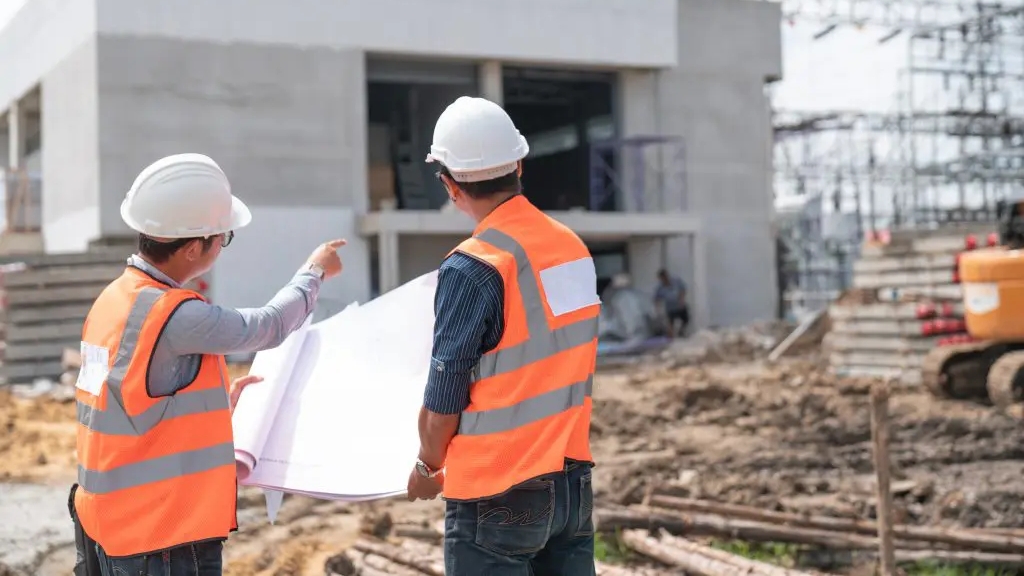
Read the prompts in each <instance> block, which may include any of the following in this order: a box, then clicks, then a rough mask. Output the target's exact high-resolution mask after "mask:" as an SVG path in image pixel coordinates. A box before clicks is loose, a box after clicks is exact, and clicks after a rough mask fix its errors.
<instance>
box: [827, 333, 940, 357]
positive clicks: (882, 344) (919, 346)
mask: <svg viewBox="0 0 1024 576" xmlns="http://www.w3.org/2000/svg"><path fill="white" fill-rule="evenodd" d="M940 338H942V337H923V338H902V337H897V336H848V335H845V334H837V333H835V332H833V333H830V334H829V335H827V336H825V339H824V341H823V342H822V347H823V348H827V349H828V350H830V351H832V352H886V353H908V352H913V353H921V352H928V351H930V350H932V349H933V348H935V347H936V346H938V341H939V339H940Z"/></svg>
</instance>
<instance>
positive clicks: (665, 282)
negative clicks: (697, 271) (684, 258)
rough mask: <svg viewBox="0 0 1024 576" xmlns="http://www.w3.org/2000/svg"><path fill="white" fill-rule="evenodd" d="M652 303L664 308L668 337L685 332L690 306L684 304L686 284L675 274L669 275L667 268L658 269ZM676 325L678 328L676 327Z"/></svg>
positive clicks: (688, 322)
mask: <svg viewBox="0 0 1024 576" xmlns="http://www.w3.org/2000/svg"><path fill="white" fill-rule="evenodd" d="M654 303H655V304H661V306H663V307H664V309H665V322H666V330H667V333H668V335H669V336H670V337H672V338H676V337H678V336H683V335H685V334H686V329H687V328H688V327H689V325H690V308H689V307H688V306H687V305H686V284H685V283H684V282H683V280H682V279H681V278H679V277H677V276H670V275H669V273H668V270H665V269H664V268H662V269H661V270H658V287H657V288H656V289H655V291H654ZM677 326H678V328H677Z"/></svg>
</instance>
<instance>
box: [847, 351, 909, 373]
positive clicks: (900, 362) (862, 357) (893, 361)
mask: <svg viewBox="0 0 1024 576" xmlns="http://www.w3.org/2000/svg"><path fill="white" fill-rule="evenodd" d="M924 357H925V354H923V353H922V354H890V353H884V352H834V353H832V354H831V355H830V356H829V360H828V361H829V365H831V366H874V367H876V368H899V369H903V370H917V369H920V368H921V363H922V362H923V361H924Z"/></svg>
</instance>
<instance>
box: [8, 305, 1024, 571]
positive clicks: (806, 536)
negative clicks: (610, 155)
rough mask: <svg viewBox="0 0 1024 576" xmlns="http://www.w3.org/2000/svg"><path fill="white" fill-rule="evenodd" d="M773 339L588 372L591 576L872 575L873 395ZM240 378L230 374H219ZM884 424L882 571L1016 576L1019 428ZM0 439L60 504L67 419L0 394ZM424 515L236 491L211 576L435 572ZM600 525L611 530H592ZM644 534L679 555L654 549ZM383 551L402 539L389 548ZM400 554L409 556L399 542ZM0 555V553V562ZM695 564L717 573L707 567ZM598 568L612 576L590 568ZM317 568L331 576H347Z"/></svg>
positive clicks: (64, 407)
mask: <svg viewBox="0 0 1024 576" xmlns="http://www.w3.org/2000/svg"><path fill="white" fill-rule="evenodd" d="M791 329H792V327H790V326H784V325H774V324H766V325H764V326H758V327H749V328H745V329H736V330H731V331H727V332H721V333H714V332H710V331H709V332H707V333H701V334H698V335H695V336H694V337H692V338H691V339H687V340H679V341H677V342H675V343H674V344H673V346H672V347H670V348H667V349H666V350H664V351H662V352H659V353H656V354H648V355H644V356H638V357H637V358H638V361H637V362H635V363H632V364H629V365H626V366H623V367H618V368H616V367H603V368H601V369H599V371H598V374H597V377H596V378H595V383H594V396H593V398H594V412H593V421H592V437H593V441H592V450H593V452H594V455H595V459H596V460H597V462H598V466H597V467H596V468H595V469H594V472H593V474H594V483H593V485H594V489H595V501H596V504H597V507H598V509H597V511H596V515H597V519H598V524H599V527H600V528H601V530H602V535H601V538H602V539H603V540H605V544H606V546H608V547H609V549H610V547H611V546H616V547H617V548H616V549H617V550H625V551H627V552H628V558H625V559H622V558H612V557H610V556H609V557H607V558H603V560H604V563H602V566H601V572H600V573H602V574H611V575H613V576H616V575H618V574H644V573H646V574H677V573H679V572H680V570H681V568H679V566H678V565H666V564H664V563H663V561H660V560H658V558H657V556H655V555H654V554H655V553H656V552H655V550H660V551H661V552H664V548H666V547H671V548H672V550H682V551H683V556H682V557H686V558H690V561H693V554H694V549H691V548H692V546H694V545H696V546H702V547H704V548H707V547H708V546H707V545H708V543H709V542H711V541H719V542H721V541H725V540H730V541H731V540H735V539H738V538H743V539H747V540H748V541H750V542H757V541H765V540H768V539H771V540H772V541H774V542H794V544H792V546H794V547H795V548H796V549H797V550H799V560H800V564H787V565H786V567H785V569H787V570H797V571H799V570H806V569H807V567H808V566H811V567H814V568H816V569H821V570H829V571H831V570H833V569H843V568H842V567H844V566H849V565H850V564H851V563H852V564H854V565H863V564H865V563H873V562H875V561H876V560H875V559H876V558H877V538H876V533H877V526H876V524H875V522H874V518H875V515H876V510H877V499H878V498H877V489H876V482H875V474H874V467H875V466H874V461H873V453H872V443H871V426H870V417H869V412H870V411H869V406H870V396H869V393H870V390H871V387H872V385H873V384H874V383H875V382H876V380H874V379H870V378H837V377H836V376H834V375H833V374H832V373H831V370H830V369H829V366H828V364H827V360H826V359H825V358H821V357H820V356H818V354H817V353H816V351H813V350H804V351H803V352H799V351H798V350H793V351H791V352H790V354H791V355H794V356H795V357H790V355H787V356H785V357H782V358H780V359H778V360H777V361H776V362H768V361H767V359H766V356H767V354H768V353H769V351H770V350H771V349H772V348H773V347H774V346H775V345H777V342H780V341H781V340H782V339H784V338H785V336H786V334H787V333H788V332H789V331H790V330H791ZM695 349H697V350H698V352H697V353H693V350H695ZM71 356H73V355H72V354H70V353H69V354H68V358H69V359H70V358H71ZM695 357H696V358H702V360H694V358H695ZM70 364H71V363H70V362H69V365H70ZM244 371H245V370H244V367H238V368H237V369H236V370H235V373H236V374H237V373H240V372H244ZM889 412H890V431H891V434H890V440H889V444H890V458H891V461H892V471H891V472H892V481H891V485H890V492H891V493H892V497H893V506H892V515H893V520H894V527H893V535H894V542H895V547H896V553H895V556H896V561H897V563H901V562H913V561H919V560H927V559H933V560H937V561H941V562H943V563H984V564H991V565H1004V566H1013V565H1015V563H1017V564H1019V563H1020V561H1021V556H1022V555H1024V551H1022V550H1021V549H1020V548H1019V546H1020V542H1021V539H1022V538H1024V534H1022V533H1021V531H1020V530H1019V529H1018V527H1020V526H1024V482H1022V480H1021V478H1024V465H1022V464H1021V460H1022V459H1024V451H1022V448H1021V447H1022V446H1024V427H1022V426H1021V421H1020V420H1019V419H1017V418H1015V417H1013V416H1012V415H1011V414H1008V413H1000V412H995V411H993V410H992V409H991V408H988V407H986V406H982V405H978V404H974V403H964V402H956V401H950V400H942V399H938V398H935V397H933V396H931V395H930V394H928V393H927V392H926V391H924V390H922V389H918V388H895V389H893V390H892V392H891V398H890V400H889ZM0 431H2V433H0V481H4V480H6V481H8V482H45V483H49V484H54V485H56V486H58V487H60V488H59V489H58V490H56V491H55V492H53V493H52V494H50V495H49V496H47V498H50V499H55V498H56V499H60V498H61V496H60V493H61V492H64V493H65V494H66V486H67V485H68V483H70V481H72V480H73V478H74V473H75V461H74V446H75V408H74V404H73V403H71V402H61V401H57V400H55V399H54V398H52V397H51V396H49V395H44V396H42V397H39V398H34V399H26V398H18V397H15V396H14V395H13V394H11V393H7V392H3V391H0ZM0 489H2V488H0ZM11 493H12V494H16V495H17V496H16V497H18V498H21V497H22V496H20V495H21V494H26V495H30V494H32V492H31V491H14V492H11ZM7 494H8V492H4V495H5V496H6V495H7ZM24 497H25V498H28V497H30V496H24ZM15 504H18V505H23V504H25V503H20V504H19V503H15ZM22 508H26V506H22ZM442 516H443V507H442V506H441V505H440V503H439V502H437V501H432V502H416V503H408V502H405V501H404V500H403V499H390V500H385V501H380V502H374V503H368V504H346V503H340V502H325V501H318V500H311V499H306V498H300V497H291V496H289V497H287V498H286V499H285V503H284V506H283V508H282V509H281V512H280V514H279V516H278V519H277V522H276V523H275V524H273V525H271V524H269V523H268V522H267V521H266V512H265V505H264V499H263V495H262V494H261V493H260V492H259V491H258V490H252V489H248V488H244V489H243V490H242V492H241V499H240V505H239V522H240V525H241V529H240V531H239V532H238V533H236V534H233V535H232V537H231V540H230V542H229V543H228V545H227V546H226V548H225V566H226V568H225V574H226V576H275V575H284V574H287V575H289V576H292V575H295V576H300V575H301V576H306V575H312V574H323V573H324V566H325V562H326V561H327V559H328V558H337V557H338V555H339V554H340V553H342V552H343V551H345V550H346V549H351V550H352V551H351V553H350V554H351V557H349V555H346V558H347V560H345V561H342V560H336V562H338V563H343V562H348V563H349V564H351V565H353V566H355V565H356V564H358V565H359V568H360V569H361V570H364V573H366V574H373V573H374V572H372V570H377V572H376V573H392V574H400V573H404V572H402V571H400V570H399V569H401V570H413V572H412V574H422V573H424V572H423V568H422V567H423V566H428V567H429V566H434V567H436V566H437V564H436V562H437V560H438V558H440V557H439V556H437V551H439V550H440V548H439V546H440V542H441V537H440V531H439V530H438V528H437V526H436V524H437V522H438V521H439V520H440V519H441V517H442ZM69 526H70V525H69V523H68V522H66V520H65V519H64V518H60V519H59V523H58V524H55V525H49V524H45V525H44V524H39V525H38V526H37V525H35V524H32V523H29V524H26V525H25V526H24V527H23V529H24V531H25V533H26V534H31V533H38V534H63V533H64V532H65V531H67V530H68V528H69ZM616 526H618V527H619V528H620V530H618V531H616V530H612V529H611V528H609V527H612V528H614V527H616ZM648 528H653V529H654V531H653V532H650V533H649V534H644V533H642V532H641V533H640V534H639V535H641V536H643V542H646V543H647V544H650V545H651V546H652V547H651V548H650V549H649V553H645V552H642V551H641V550H639V549H638V548H639V547H640V546H642V545H637V547H633V546H630V545H629V544H627V543H625V542H624V540H625V536H624V535H625V534H626V533H631V534H632V532H630V531H631V530H641V531H642V530H645V529H648ZM659 528H664V529H665V530H666V531H668V532H672V533H673V535H674V536H677V537H685V538H687V542H682V543H681V542H678V541H676V540H670V539H666V537H665V536H664V535H661V534H660V532H658V529H659ZM609 530H610V531H609ZM33 531H35V532H33ZM620 534H621V535H622V536H623V538H622V540H620V539H619V536H620ZM396 537H397V538H400V539H403V541H402V542H397V543H396V542H395V541H394V540H392V539H394V538H396ZM635 537H637V536H631V537H630V538H635ZM39 540H40V542H43V541H45V540H44V539H42V538H40V539H39ZM359 540H365V541H367V542H372V543H377V544H380V543H383V544H388V545H390V546H394V547H397V548H398V549H400V550H404V551H406V552H409V551H410V550H411V548H410V546H416V545H420V546H421V547H422V546H430V547H431V549H432V550H434V551H433V552H431V554H433V556H431V555H430V554H420V552H422V549H416V550H412V551H413V552H416V553H417V554H420V555H419V556H417V565H416V567H412V566H408V565H405V564H401V563H400V562H398V561H396V560H395V559H393V558H389V557H387V556H381V555H380V554H376V553H368V552H367V551H366V550H367V549H368V547H367V546H362V545H360V546H361V547H362V550H361V549H360V548H359V547H356V548H352V547H351V546H352V545H353V544H354V543H355V542H357V541H359ZM409 540H422V542H419V543H417V544H405V542H404V541H409ZM612 540H614V542H615V543H614V544H612V543H611V541H612ZM33 541H34V540H33V539H32V538H26V539H25V540H23V542H33ZM19 542H22V541H19ZM47 542H49V541H47ZM691 543H692V544H691ZM655 544H656V545H657V546H655ZM4 546H5V544H4V543H3V541H2V540H0V564H2V563H3V562H4V561H5V560H3V558H4V555H3V552H4V550H3V547H4ZM712 546H714V547H717V546H718V544H717V543H712ZM726 548H728V547H726ZM48 550H49V548H46V549H43V548H40V549H38V550H34V551H32V554H20V555H19V554H15V555H14V556H12V557H13V558H24V557H36V558H39V559H40V560H38V561H33V563H31V564H23V565H20V566H15V568H17V569H18V570H20V572H17V571H16V572H15V573H17V574H31V575H32V576H51V575H55V574H59V573H66V571H65V572H59V571H57V572H48V571H43V570H37V569H36V568H35V567H37V566H42V565H43V564H40V563H39V562H42V561H43V559H48V558H49V559H51V560H48V561H52V558H54V557H52V556H50V552H49V551H48ZM61 550H64V549H61ZM271 550H273V551H274V553H273V554H271V553H270V551H271ZM417 550H418V551H417ZM661 552H657V553H659V554H660V553H661ZM670 552H672V551H671V550H670ZM672 554H673V558H677V557H679V553H678V552H672ZM700 555H701V557H707V558H711V559H712V560H715V561H719V562H720V561H721V558H716V557H715V555H714V554H712V553H709V552H707V551H702V552H701V554H700ZM425 558H426V559H429V558H432V559H433V560H431V562H434V563H433V564H431V563H430V562H424V561H423V560H424V559H425ZM677 559H678V558H677ZM613 560H615V561H621V562H625V564H622V565H613V564H609V563H608V562H611V561H613ZM696 560H701V558H696ZM333 566H335V568H336V570H335V572H334V573H336V574H343V573H345V572H344V570H345V569H346V568H345V566H348V564H346V565H345V566H342V565H341V564H336V565H333ZM715 566H717V565H715ZM762 568H763V567H762ZM348 569H349V570H352V569H354V568H348ZM691 570H693V569H691ZM427 573H429V572H427Z"/></svg>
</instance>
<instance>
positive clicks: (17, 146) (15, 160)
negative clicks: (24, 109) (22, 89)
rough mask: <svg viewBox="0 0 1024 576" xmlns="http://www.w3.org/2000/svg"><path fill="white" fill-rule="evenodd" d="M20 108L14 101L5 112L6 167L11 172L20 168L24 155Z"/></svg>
mask: <svg viewBox="0 0 1024 576" xmlns="http://www.w3.org/2000/svg"><path fill="white" fill-rule="evenodd" d="M20 108H21V107H20V106H19V105H18V101H17V100H15V101H14V102H11V107H10V108H9V109H8V110H7V167H8V168H10V169H11V170H17V169H18V168H20V167H21V157H22V155H23V154H24V146H23V139H22V137H21V133H22V125H21V120H22V118H21V110H20Z"/></svg>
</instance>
